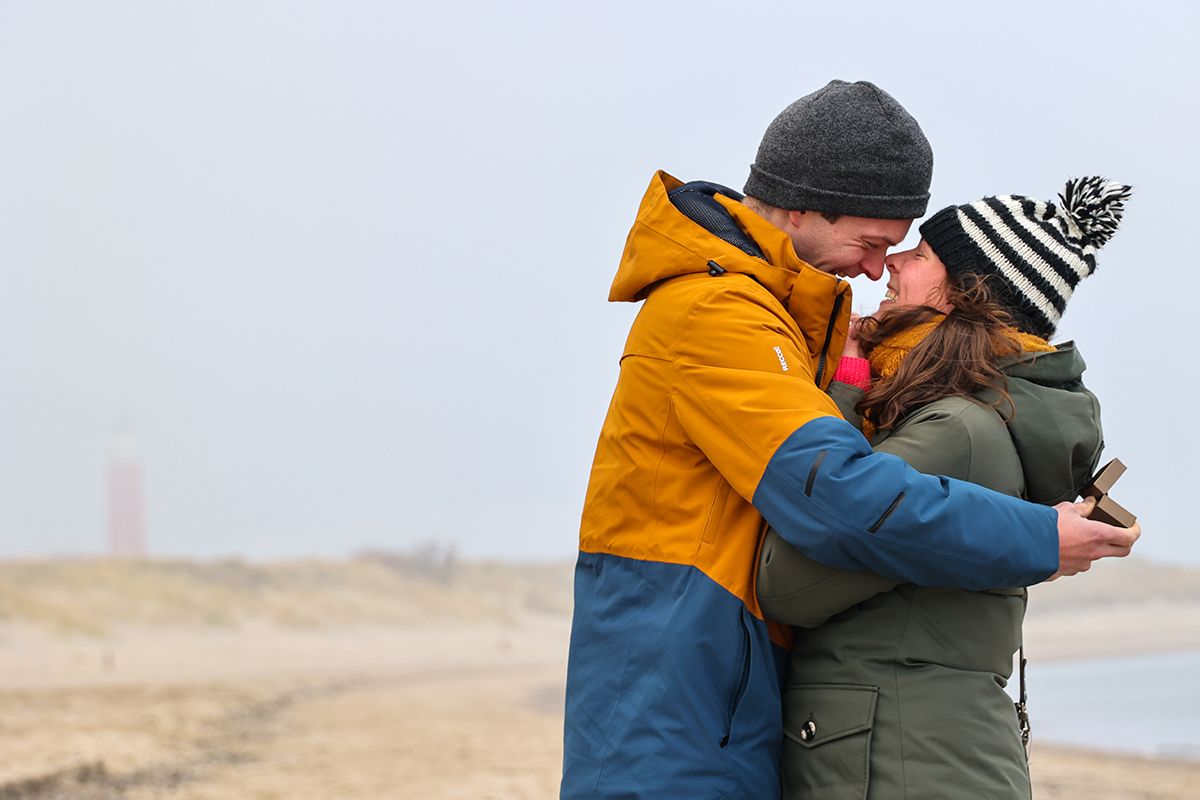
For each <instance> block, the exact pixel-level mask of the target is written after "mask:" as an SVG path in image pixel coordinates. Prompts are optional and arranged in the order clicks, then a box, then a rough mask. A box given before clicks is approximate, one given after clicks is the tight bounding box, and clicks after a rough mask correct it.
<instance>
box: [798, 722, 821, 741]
mask: <svg viewBox="0 0 1200 800" xmlns="http://www.w3.org/2000/svg"><path fill="white" fill-rule="evenodd" d="M816 737H817V723H815V722H813V721H812V720H811V719H810V720H809V721H808V722H806V723H804V727H803V728H801V729H800V741H802V742H811V741H812V740H813V739H815V738H816Z"/></svg>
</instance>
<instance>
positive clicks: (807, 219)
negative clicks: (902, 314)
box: [785, 211, 912, 281]
mask: <svg viewBox="0 0 1200 800" xmlns="http://www.w3.org/2000/svg"><path fill="white" fill-rule="evenodd" d="M911 225H912V220H911V219H871V218H870V217H850V216H843V217H840V218H839V219H838V220H837V222H830V221H829V220H827V219H825V218H824V217H822V216H821V215H820V214H819V213H817V212H815V211H808V212H804V213H801V212H798V211H791V212H788V224H787V228H786V229H785V230H786V233H787V234H788V236H789V237H790V238H791V240H792V246H793V247H795V249H796V255H798V256H800V258H802V259H803V260H804V261H807V262H808V263H809V264H812V265H813V266H814V267H816V268H817V269H820V270H822V271H823V272H828V273H831V274H833V275H840V276H842V277H844V278H854V277H857V276H859V275H866V276H867V277H868V278H870V279H871V280H873V281H877V280H879V279H880V278H881V277H883V269H884V265H883V260H884V256H885V255H887V249H888V248H889V247H893V246H895V245H897V244H899V243H900V242H901V241H903V239H904V237H905V236H907V235H908V229H909V227H910V226H911Z"/></svg>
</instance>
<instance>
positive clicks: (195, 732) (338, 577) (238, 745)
mask: <svg viewBox="0 0 1200 800" xmlns="http://www.w3.org/2000/svg"><path fill="white" fill-rule="evenodd" d="M97 563H98V565H89V564H86V563H82V564H73V565H68V566H66V567H62V566H54V565H46V564H40V565H0V583H2V585H4V586H5V587H6V589H5V592H6V594H4V595H2V596H0V613H2V614H3V616H2V619H4V620H5V621H4V622H3V623H2V624H0V687H2V688H0V753H3V754H4V757H3V758H2V759H0V800H10V799H11V798H24V799H28V800H35V799H37V800H49V799H50V798H80V799H81V800H110V799H113V800H117V799H119V800H148V799H149V798H176V799H178V800H185V799H186V800H201V799H204V800H209V799H213V800H215V798H263V799H266V798H295V799H296V800H304V799H305V798H343V797H354V798H410V797H411V798H550V797H554V796H556V792H557V782H558V770H559V764H560V759H561V731H562V696H563V675H564V670H565V657H566V643H567V637H568V635H569V624H568V615H567V613H566V612H567V608H568V604H569V593H568V592H567V587H569V576H570V570H569V567H568V566H565V565H559V566H552V567H538V568H519V567H504V566H499V565H481V566H478V567H470V568H467V572H466V573H464V574H459V575H457V576H456V577H454V578H453V579H445V578H444V577H443V578H441V579H438V580H429V579H427V578H421V577H414V576H412V575H411V574H407V573H405V572H404V571H399V572H397V571H395V570H393V572H394V573H395V574H389V573H387V572H380V571H378V570H377V569H376V568H377V567H378V565H375V564H366V565H364V564H349V565H345V566H344V567H343V568H340V570H339V568H338V567H337V565H331V564H325V565H321V566H320V567H319V570H320V571H322V575H321V580H320V581H317V582H314V581H312V580H309V579H308V578H303V579H297V578H296V577H295V575H296V573H297V569H296V568H295V567H288V568H270V567H262V568H255V569H258V570H261V571H262V574H260V575H257V577H256V578H255V581H257V583H258V588H257V589H255V590H254V591H253V592H250V595H252V596H248V597H245V598H242V597H240V594H241V593H244V592H245V591H247V590H246V589H245V588H244V587H243V588H230V585H229V584H230V583H231V581H229V580H226V579H227V578H228V577H229V575H228V574H224V577H223V578H222V577H221V576H222V574H223V573H222V570H221V569H218V568H216V567H213V568H211V570H210V571H209V572H205V570H203V569H200V570H198V571H196V572H194V573H189V572H187V571H182V570H178V569H174V568H172V569H167V570H165V574H164V568H163V567H162V566H161V565H159V566H157V567H156V566H154V565H124V566H119V567H115V566H113V565H105V564H102V563H99V562H97ZM1127 566H1130V567H1131V570H1139V571H1140V570H1146V571H1147V572H1145V573H1144V574H1142V573H1140V572H1139V583H1140V584H1141V585H1143V586H1148V587H1154V588H1153V591H1150V590H1149V589H1148V590H1146V591H1143V592H1140V593H1138V594H1137V595H1136V596H1130V592H1129V591H1127V590H1122V591H1123V594H1122V592H1118V591H1116V590H1114V589H1111V588H1110V589H1108V590H1106V589H1105V585H1106V583H1107V582H1108V581H1109V580H1110V577H1109V576H1108V575H1107V574H1097V575H1096V576H1095V583H1094V584H1093V585H1089V586H1083V585H1082V584H1075V585H1072V584H1069V583H1067V582H1060V583H1061V585H1060V584H1054V585H1051V586H1046V587H1041V588H1040V589H1039V590H1038V593H1039V594H1044V595H1045V597H1044V598H1036V599H1037V600H1038V601H1039V603H1040V605H1041V606H1042V608H1041V610H1040V612H1039V613H1036V614H1035V613H1034V610H1037V609H1038V605H1031V609H1034V610H1031V619H1030V622H1029V626H1028V631H1029V635H1028V637H1027V638H1028V639H1029V648H1030V650H1031V651H1035V652H1037V653H1039V655H1040V657H1043V658H1076V657H1086V656H1093V655H1104V654H1109V653H1110V652H1111V651H1110V650H1109V649H1108V645H1107V644H1106V643H1107V642H1110V641H1111V640H1113V639H1117V640H1119V641H1121V642H1123V647H1125V648H1129V647H1137V648H1140V650H1141V651H1153V650H1168V649H1195V648H1196V647H1197V646H1200V623H1198V622H1197V620H1200V614H1198V613H1197V611H1198V610H1200V606H1197V605H1192V603H1193V600H1194V599H1188V598H1187V597H1185V596H1183V595H1184V594H1186V591H1187V590H1188V589H1189V587H1192V586H1195V582H1194V576H1193V575H1190V574H1185V573H1170V572H1162V571H1160V570H1158V569H1157V568H1152V567H1149V566H1145V567H1143V566H1139V565H1133V564H1131V565H1127ZM306 569H307V568H306ZM312 569H317V568H316V567H313V568H312ZM475 569H478V570H480V571H478V572H472V571H471V570H475ZM18 570H23V572H22V573H21V574H18V572H16V571H18ZM281 570H282V572H281ZM31 572H33V573H37V574H36V575H32V574H31ZM226 572H227V570H226ZM298 572H299V573H300V574H302V575H307V574H308V572H306V571H305V570H298ZM309 572H311V570H309ZM342 573H345V574H342ZM181 574H183V575H189V576H190V577H186V578H180V577H179V576H180V575H181ZM254 574H255V573H254V570H253V569H252V570H250V571H249V572H247V573H241V578H242V579H246V578H247V576H250V577H253V576H254ZM21 575H24V578H22V577H21ZM309 577H310V578H311V575H309ZM1121 577H1122V576H1116V577H1113V578H1111V580H1112V581H1114V582H1116V583H1121V584H1124V583H1126V581H1125V580H1122V579H1121ZM1124 577H1125V578H1127V577H1128V574H1126V575H1125V576H1124ZM1151 578H1154V580H1150V579H1151ZM130 581H132V583H133V584H134V585H137V584H142V585H143V587H144V586H145V585H158V589H159V590H160V592H161V591H162V589H163V587H164V586H165V585H167V583H169V582H170V581H174V584H173V586H174V593H173V594H168V595H167V596H169V597H173V598H174V600H172V601H171V603H174V606H171V604H170V603H168V604H167V605H166V606H163V607H159V608H157V609H155V610H154V611H153V613H150V612H147V610H146V608H145V605H144V595H139V597H141V598H142V600H141V601H140V602H139V603H135V605H136V606H137V607H138V608H141V609H142V612H143V613H141V615H140V617H139V614H137V613H134V612H133V611H132V610H131V609H130V608H127V607H125V606H124V605H123V604H124V603H125V602H126V599H125V598H123V597H121V596H120V595H121V590H120V587H121V586H123V585H125V584H126V583H127V582H130ZM255 581H248V580H243V581H242V582H243V583H244V584H246V585H252V584H254V583H255ZM156 582H161V585H160V584H159V583H156ZM1173 582H1174V583H1173ZM31 586H36V587H38V588H36V589H30V588H28V587H31ZM73 586H74V587H75V592H74V593H75V594H80V593H82V594H84V595H89V594H90V595H91V603H90V605H87V604H82V605H81V604H80V603H78V602H72V603H70V604H69V605H68V606H64V607H65V608H70V609H71V610H72V614H71V615H69V618H68V617H62V616H61V615H57V614H56V612H55V609H57V608H59V606H58V603H60V602H65V601H64V600H63V598H68V597H70V596H71V595H72V594H73V593H72V591H71V588H72V587H73ZM96 586H105V587H107V588H104V589H103V590H102V591H101V590H99V589H96ZM264 586H269V587H270V590H269V591H268V590H267V589H264V588H263V587H264ZM22 587H26V588H22ZM84 587H89V588H84ZM205 593H214V594H216V595H217V596H218V598H219V599H213V598H209V601H208V602H209V605H210V606H211V608H208V609H207V611H206V610H205V609H206V607H205V603H204V602H203V598H204V596H205ZM1093 594H1094V595H1097V596H1100V597H1103V598H1105V602H1103V603H1101V602H1100V601H1099V600H1096V599H1095V598H1094V597H1093V596H1092V595H1093ZM451 596H453V597H454V598H455V601H454V603H450V604H448V605H447V604H442V605H438V604H437V602H434V601H439V600H446V599H447V598H448V597H451ZM55 598H58V599H57V600H56V599H55ZM339 598H340V599H339ZM335 600H336V602H335ZM101 601H103V602H101ZM229 603H233V606H234V607H235V608H237V607H243V608H247V609H251V610H252V611H251V612H246V613H241V612H239V613H233V612H229V613H232V614H233V618H231V619H223V620H222V621H220V622H219V623H213V622H212V619H213V618H219V617H220V616H221V615H220V614H218V613H216V612H217V611H219V610H220V609H226V611H228V608H229V606H228V604H229ZM18 606H20V607H21V608H24V609H25V610H24V611H23V612H22V614H21V615H18V614H17V612H16V609H17V608H18ZM30 609H40V611H39V613H38V614H37V615H32V614H31V612H30ZM183 610H187V614H184V612H183ZM422 610H423V612H424V614H425V616H424V618H422V616H421V614H419V613H418V612H419V611H422ZM99 612H103V613H99ZM285 612H286V613H285ZM1139 612H1140V613H1139ZM122 614H123V615H124V616H120V615H122ZM281 614H283V615H284V616H285V617H287V618H288V619H289V620H291V621H281V619H280V618H279V616H280V615H281ZM113 615H118V616H116V617H115V618H116V619H117V620H118V623H117V624H113V625H104V624H102V620H103V618H105V617H113ZM181 615H183V617H186V619H184V618H183V617H181ZM206 616H207V617H208V618H209V622H206V623H201V622H198V621H197V620H198V619H203V618H205V617H206ZM131 618H132V619H131ZM172 619H174V621H171V620H172ZM296 620H302V622H296ZM1033 773H1034V777H1035V797H1037V798H1039V800H1057V799H1058V798H1079V797H1088V798H1096V799H1098V800H1108V799H1109V798H1111V799H1112V800H1116V798H1123V799H1124V798H1184V797H1189V796H1193V795H1192V794H1189V792H1192V791H1193V790H1194V787H1195V785H1196V784H1197V782H1198V781H1200V763H1198V762H1182V761H1167V760H1158V759H1143V758H1137V757H1133V756H1123V755H1113V754H1097V753H1092V752H1087V751H1080V750H1070V749H1063V748H1054V747H1050V746H1047V745H1039V746H1038V748H1037V749H1036V751H1035V756H1034V761H1033Z"/></svg>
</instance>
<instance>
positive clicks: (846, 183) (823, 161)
mask: <svg viewBox="0 0 1200 800" xmlns="http://www.w3.org/2000/svg"><path fill="white" fill-rule="evenodd" d="M932 178H933V150H932V149H931V148H930V146H929V140H928V139H926V138H925V134H924V133H923V132H922V131H921V126H920V125H918V124H917V121H916V120H915V119H913V118H912V115H911V114H909V113H908V112H907V111H905V110H904V107H903V106H902V105H900V104H899V103H898V102H896V99H895V98H894V97H892V96H891V95H890V94H888V93H887V92H885V91H883V90H882V89H880V88H879V87H878V86H876V85H875V84H873V83H868V82H867V81H859V82H858V83H847V82H845V81H830V82H829V84H828V85H826V86H825V87H824V88H823V89H819V90H817V91H815V92H813V93H812V94H810V95H806V96H804V97H801V98H800V99H799V100H797V101H796V102H794V103H792V104H791V105H790V106H788V107H787V108H785V109H784V110H783V113H782V114H780V115H779V116H778V117H776V118H775V120H774V122H772V123H771V124H770V126H769V127H768V128H767V132H766V133H765V134H764V135H763V140H762V144H760V145H759V146H758V156H757V158H755V160H754V164H752V165H751V167H750V178H749V179H748V180H747V181H746V188H745V192H746V194H748V195H750V196H751V197H756V198H758V199H759V200H762V201H763V202H764V203H769V204H770V205H773V206H775V207H777V208H786V209H794V210H800V211H823V212H826V213H830V214H849V215H851V216H856V217H873V218H876V219H915V218H917V217H919V216H921V215H923V214H924V213H925V208H926V206H927V205H928V204H929V183H930V181H931V180H932Z"/></svg>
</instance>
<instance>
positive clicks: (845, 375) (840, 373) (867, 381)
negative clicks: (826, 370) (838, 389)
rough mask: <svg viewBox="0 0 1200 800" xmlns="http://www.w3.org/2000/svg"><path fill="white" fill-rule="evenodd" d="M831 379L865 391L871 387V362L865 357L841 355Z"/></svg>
mask: <svg viewBox="0 0 1200 800" xmlns="http://www.w3.org/2000/svg"><path fill="white" fill-rule="evenodd" d="M833 379H834V380H835V381H841V382H842V383H848V384H850V385H851V386H855V387H858V388H859V389H862V390H863V391H866V390H867V389H870V388H871V362H870V361H868V360H867V359H865V358H853V357H851V356H843V357H842V360H841V361H839V362H838V368H837V371H836V372H834V373H833Z"/></svg>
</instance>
